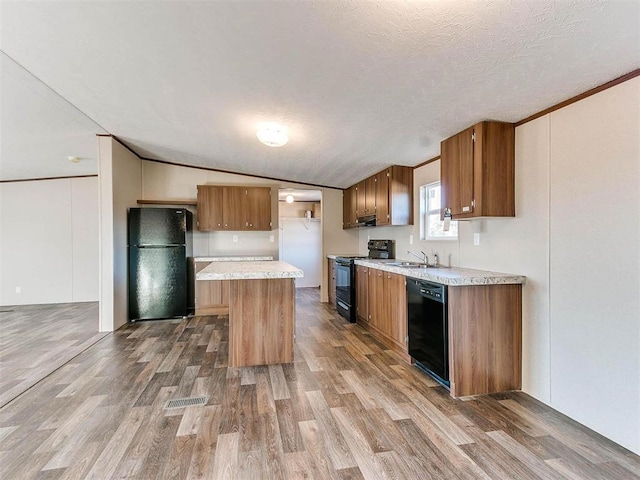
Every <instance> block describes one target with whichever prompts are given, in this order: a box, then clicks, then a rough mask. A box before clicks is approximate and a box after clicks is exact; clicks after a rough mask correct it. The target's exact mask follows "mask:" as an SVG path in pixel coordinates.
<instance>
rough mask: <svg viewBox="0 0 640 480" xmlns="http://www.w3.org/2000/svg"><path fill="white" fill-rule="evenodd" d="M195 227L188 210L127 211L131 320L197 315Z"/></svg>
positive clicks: (136, 209)
mask: <svg viewBox="0 0 640 480" xmlns="http://www.w3.org/2000/svg"><path fill="white" fill-rule="evenodd" d="M192 225H193V216H192V214H191V212H189V211H188V210H186V209H184V208H131V209H130V210H129V222H128V239H129V241H128V245H129V248H128V250H129V320H130V321H135V320H157V319H162V318H173V317H185V316H187V315H189V314H191V313H193V311H194V286H193V281H194V278H193V258H192V255H193V250H192V248H193V247H192Z"/></svg>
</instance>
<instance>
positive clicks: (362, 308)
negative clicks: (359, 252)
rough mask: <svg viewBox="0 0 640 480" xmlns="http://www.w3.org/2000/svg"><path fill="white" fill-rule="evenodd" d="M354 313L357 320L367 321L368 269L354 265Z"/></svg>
mask: <svg viewBox="0 0 640 480" xmlns="http://www.w3.org/2000/svg"><path fill="white" fill-rule="evenodd" d="M356 315H357V317H358V321H362V322H368V321H369V269H368V268H367V267H363V266H361V265H356Z"/></svg>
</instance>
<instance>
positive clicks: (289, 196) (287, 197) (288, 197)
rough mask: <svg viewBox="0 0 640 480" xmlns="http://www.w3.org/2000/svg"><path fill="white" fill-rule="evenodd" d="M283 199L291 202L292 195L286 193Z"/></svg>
mask: <svg viewBox="0 0 640 480" xmlns="http://www.w3.org/2000/svg"><path fill="white" fill-rule="evenodd" d="M285 200H286V201H287V203H293V195H287V196H286V197H285Z"/></svg>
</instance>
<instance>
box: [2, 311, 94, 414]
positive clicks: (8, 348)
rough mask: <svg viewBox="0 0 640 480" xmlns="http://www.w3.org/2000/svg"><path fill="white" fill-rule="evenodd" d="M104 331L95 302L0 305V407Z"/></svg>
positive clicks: (84, 347)
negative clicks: (101, 329) (100, 324)
mask: <svg viewBox="0 0 640 480" xmlns="http://www.w3.org/2000/svg"><path fill="white" fill-rule="evenodd" d="M105 335H106V333H99V332H98V303H97V302H85V303H61V304H55V305H19V306H9V307H0V407H1V406H3V405H6V404H7V402H9V401H10V400H12V399H14V398H16V397H17V396H18V395H20V394H21V393H23V392H24V391H26V390H27V389H29V388H30V387H32V386H33V385H35V384H36V383H37V382H39V381H40V380H42V379H43V378H44V377H46V376H47V375H49V374H50V373H51V372H53V371H55V370H57V369H58V368H60V367H61V366H62V365H64V364H65V363H67V362H68V361H69V360H71V359H72V358H73V357H75V356H76V355H77V354H79V353H80V352H82V351H83V350H85V349H86V348H87V347H89V346H91V345H93V344H94V343H95V342H96V341H98V340H99V339H101V338H102V337H104V336H105Z"/></svg>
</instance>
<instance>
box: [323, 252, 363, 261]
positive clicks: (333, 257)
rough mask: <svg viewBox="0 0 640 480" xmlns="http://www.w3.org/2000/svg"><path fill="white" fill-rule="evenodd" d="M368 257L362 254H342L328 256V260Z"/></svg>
mask: <svg viewBox="0 0 640 480" xmlns="http://www.w3.org/2000/svg"><path fill="white" fill-rule="evenodd" d="M366 256H367V255H366V254H365V255H362V254H361V253H341V254H331V255H327V258H331V259H332V260H335V259H336V257H366Z"/></svg>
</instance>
